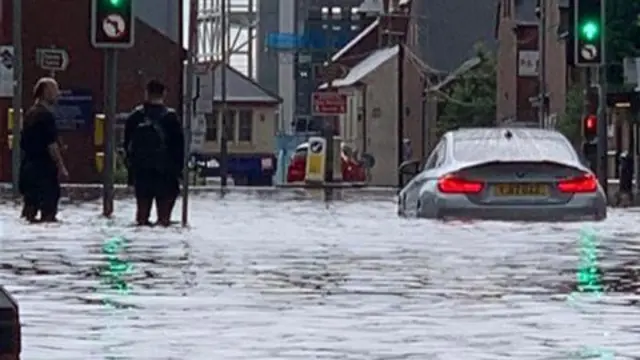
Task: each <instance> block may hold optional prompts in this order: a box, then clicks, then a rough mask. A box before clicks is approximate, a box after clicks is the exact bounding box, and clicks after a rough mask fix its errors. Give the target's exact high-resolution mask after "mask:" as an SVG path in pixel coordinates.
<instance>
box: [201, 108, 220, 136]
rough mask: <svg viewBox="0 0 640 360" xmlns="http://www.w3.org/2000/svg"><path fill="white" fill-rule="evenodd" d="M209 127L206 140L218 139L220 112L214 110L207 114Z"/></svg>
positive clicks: (206, 131)
mask: <svg viewBox="0 0 640 360" xmlns="http://www.w3.org/2000/svg"><path fill="white" fill-rule="evenodd" d="M205 118H206V120H207V127H206V130H205V135H204V138H205V140H206V141H218V112H217V111H215V110H214V111H213V113H211V114H205Z"/></svg>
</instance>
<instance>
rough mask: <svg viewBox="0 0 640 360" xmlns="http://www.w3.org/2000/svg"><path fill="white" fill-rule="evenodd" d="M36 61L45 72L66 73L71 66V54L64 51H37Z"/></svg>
mask: <svg viewBox="0 0 640 360" xmlns="http://www.w3.org/2000/svg"><path fill="white" fill-rule="evenodd" d="M36 61H37V63H38V66H40V68H41V69H43V70H50V71H64V70H66V69H67V67H68V66H69V54H68V53H67V51H66V50H64V49H36Z"/></svg>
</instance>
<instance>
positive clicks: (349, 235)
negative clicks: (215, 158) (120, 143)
mask: <svg viewBox="0 0 640 360" xmlns="http://www.w3.org/2000/svg"><path fill="white" fill-rule="evenodd" d="M116 205H117V210H116V211H117V212H118V216H117V217H116V219H115V220H112V221H107V220H104V219H101V218H100V217H99V216H98V214H99V212H100V209H101V207H100V205H99V204H97V203H96V204H93V205H83V206H81V207H78V206H72V205H64V206H63V213H62V216H61V218H62V219H63V220H64V222H65V223H64V224H63V225H50V226H44V225H43V226H40V225H38V226H26V225H24V224H22V223H21V222H20V221H18V220H17V219H16V217H17V216H16V215H17V212H18V210H17V209H16V208H13V207H9V206H5V207H3V209H2V210H1V212H0V216H1V217H2V221H3V223H2V231H3V235H4V236H3V241H2V243H1V245H0V246H1V247H2V248H1V249H0V263H1V264H2V270H1V273H0V274H1V276H2V283H3V284H6V285H7V288H8V289H9V290H10V291H11V292H12V293H13V294H14V295H15V297H16V298H17V300H18V301H19V304H20V306H21V309H20V310H21V319H22V322H23V356H22V358H23V359H26V360H39V359H43V360H44V359H50V360H54V359H60V360H63V359H64V360H75V359H77V360H81V359H82V360H84V359H136V360H137V359H140V360H143V359H145V360H150V359H185V360H211V359H225V360H235V359H238V360H240V359H242V360H246V359H252V360H276V359H278V360H293V359H296V360H297V359H301V360H302V359H305V360H306V359H345V360H346V359H348V360H373V359H378V360H392V359H393V360H395V359H402V360H414V359H415V360H425V359H442V360H459V359H469V360H471V359H474V360H475V359H487V360H489V359H490V360H498V359H510V360H511V359H518V360H525V359H536V360H539V359H579V358H594V359H598V358H601V359H613V358H615V359H637V358H640V342H638V339H640V325H638V319H640V307H638V306H637V304H636V301H637V300H638V299H639V298H640V296H639V295H640V292H639V291H638V287H637V281H638V279H637V277H638V274H639V273H640V223H639V221H638V220H639V219H640V212H631V211H629V210H611V211H610V213H609V219H608V220H607V221H606V222H603V223H598V224H586V223H582V224H580V223H575V224H515V223H500V222H449V223H439V222H433V221H428V220H409V219H400V218H397V217H396V215H395V203H394V202H393V201H392V200H381V199H377V200H362V201H359V202H336V203H334V204H332V205H330V206H329V207H327V206H325V204H324V203H321V202H317V201H309V200H306V201H302V200H294V199H284V198H258V197H255V196H247V195H231V196H229V197H227V198H225V199H224V200H219V199H217V198H216V197H215V196H210V197H200V198H197V199H194V200H192V206H191V211H192V216H191V224H192V227H191V229H189V230H182V229H180V228H178V227H176V228H171V229H155V228H154V229H151V230H149V229H144V230H139V229H136V228H134V227H132V226H131V219H132V216H133V204H132V203H129V202H118V203H117V204H116ZM179 209H180V205H178V206H177V209H176V212H175V217H176V219H177V218H178V217H179ZM581 230H582V231H588V232H593V233H595V234H597V236H596V238H597V243H598V245H599V250H598V256H599V257H600V259H601V261H600V268H601V270H598V271H599V272H600V271H601V272H602V279H603V286H604V288H605V293H604V294H602V295H598V294H594V293H577V292H576V277H577V276H576V273H577V268H578V266H579V263H580V261H579V255H580V247H581V246H584V245H583V244H582V243H581V239H580V236H581V235H580V234H581ZM116 237H122V238H124V239H126V240H124V243H123V244H121V245H118V246H120V248H118V249H116V250H114V251H112V252H109V251H111V250H113V249H111V250H109V251H106V250H105V245H108V244H113V242H109V239H113V238H116ZM114 253H117V254H116V255H117V256H118V259H120V260H121V261H123V262H125V263H127V264H129V265H130V269H129V271H128V272H127V273H126V274H124V275H122V279H121V280H122V282H126V284H127V285H126V287H127V288H126V289H125V290H115V289H114V288H115V287H114V286H111V285H110V284H112V283H113V280H111V282H110V280H109V279H106V277H107V276H106V275H105V274H104V272H105V271H104V269H106V268H107V267H108V266H109V264H108V263H109V262H113V261H114V260H113V259H110V257H113V256H115V255H114ZM572 293H573V294H572ZM570 294H572V296H571V297H570V298H569V299H568V297H569V295H570Z"/></svg>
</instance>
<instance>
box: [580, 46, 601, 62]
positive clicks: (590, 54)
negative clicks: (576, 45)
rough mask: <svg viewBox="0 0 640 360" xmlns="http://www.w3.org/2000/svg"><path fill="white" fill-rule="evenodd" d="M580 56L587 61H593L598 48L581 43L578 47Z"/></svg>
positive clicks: (596, 56) (596, 55)
mask: <svg viewBox="0 0 640 360" xmlns="http://www.w3.org/2000/svg"><path fill="white" fill-rule="evenodd" d="M580 56H582V58H583V59H585V60H587V61H593V60H595V59H597V58H598V48H597V47H596V46H595V45H591V44H586V45H583V46H582V48H581V49H580Z"/></svg>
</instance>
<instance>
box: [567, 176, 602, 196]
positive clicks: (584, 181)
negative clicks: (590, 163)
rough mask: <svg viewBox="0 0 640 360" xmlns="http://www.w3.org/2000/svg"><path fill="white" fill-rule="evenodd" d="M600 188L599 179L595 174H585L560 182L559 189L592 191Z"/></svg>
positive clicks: (570, 191)
mask: <svg viewBox="0 0 640 360" xmlns="http://www.w3.org/2000/svg"><path fill="white" fill-rule="evenodd" d="M597 189H598V180H597V179H596V177H595V176H594V175H593V174H584V175H581V176H577V177H573V178H570V179H565V180H561V181H559V182H558V190H560V191H561V192H563V193H572V194H575V193H591V192H595V191H596V190H597Z"/></svg>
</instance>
